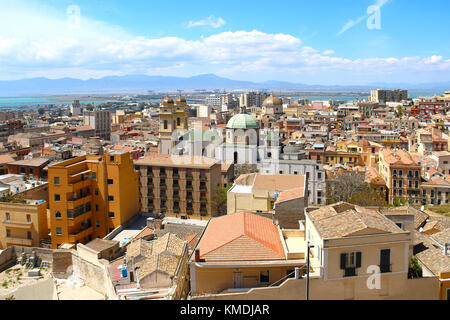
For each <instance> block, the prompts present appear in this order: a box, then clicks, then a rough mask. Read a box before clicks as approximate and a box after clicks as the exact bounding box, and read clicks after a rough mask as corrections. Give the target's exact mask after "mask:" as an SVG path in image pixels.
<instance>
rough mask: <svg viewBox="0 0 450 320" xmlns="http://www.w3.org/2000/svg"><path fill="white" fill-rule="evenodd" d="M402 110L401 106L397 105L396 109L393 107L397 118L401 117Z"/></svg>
mask: <svg viewBox="0 0 450 320" xmlns="http://www.w3.org/2000/svg"><path fill="white" fill-rule="evenodd" d="M403 109H404V108H403V106H402V105H400V104H399V105H398V106H397V107H395V115H396V116H397V117H401V116H402V115H403Z"/></svg>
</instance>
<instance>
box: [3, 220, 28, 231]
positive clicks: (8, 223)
mask: <svg viewBox="0 0 450 320" xmlns="http://www.w3.org/2000/svg"><path fill="white" fill-rule="evenodd" d="M3 225H4V226H5V227H8V228H18V229H26V230H29V229H31V227H32V225H33V224H32V222H25V221H13V220H4V221H3Z"/></svg>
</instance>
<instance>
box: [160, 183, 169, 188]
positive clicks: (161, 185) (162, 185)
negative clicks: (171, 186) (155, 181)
mask: <svg viewBox="0 0 450 320" xmlns="http://www.w3.org/2000/svg"><path fill="white" fill-rule="evenodd" d="M159 188H160V189H167V184H165V183H160V184H159Z"/></svg>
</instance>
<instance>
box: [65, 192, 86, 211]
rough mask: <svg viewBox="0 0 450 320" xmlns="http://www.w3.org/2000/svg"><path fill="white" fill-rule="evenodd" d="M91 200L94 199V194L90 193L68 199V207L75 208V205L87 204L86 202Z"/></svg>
mask: <svg viewBox="0 0 450 320" xmlns="http://www.w3.org/2000/svg"><path fill="white" fill-rule="evenodd" d="M91 200H92V196H91V195H90V194H88V195H85V196H83V197H81V198H76V199H71V200H67V208H68V209H74V208H75V207H78V206H80V205H82V204H85V203H86V202H89V201H91Z"/></svg>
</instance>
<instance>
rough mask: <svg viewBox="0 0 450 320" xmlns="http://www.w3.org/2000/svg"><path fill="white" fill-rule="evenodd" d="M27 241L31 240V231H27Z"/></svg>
mask: <svg viewBox="0 0 450 320" xmlns="http://www.w3.org/2000/svg"><path fill="white" fill-rule="evenodd" d="M27 239H28V240H31V231H27Z"/></svg>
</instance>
